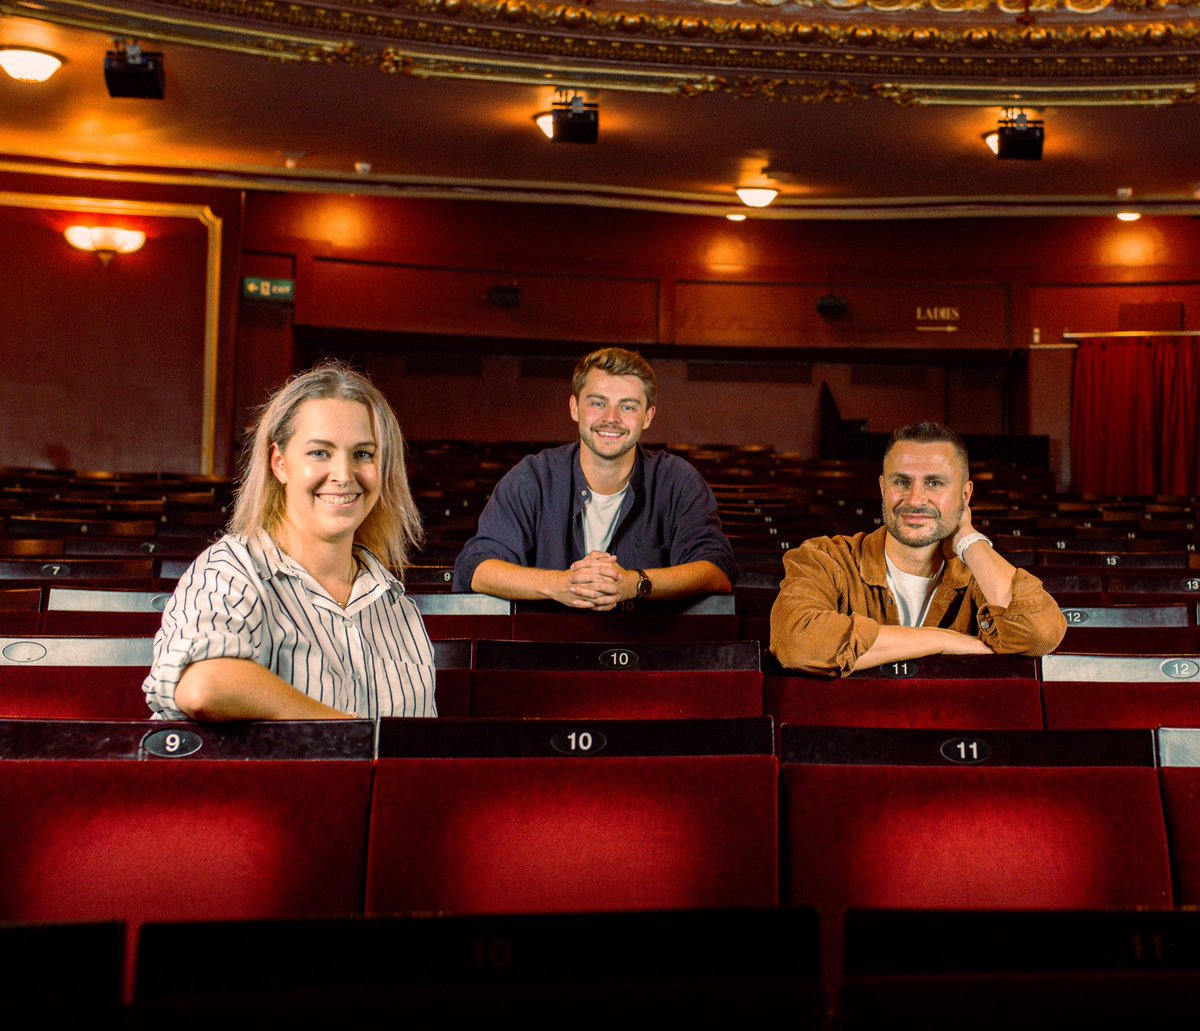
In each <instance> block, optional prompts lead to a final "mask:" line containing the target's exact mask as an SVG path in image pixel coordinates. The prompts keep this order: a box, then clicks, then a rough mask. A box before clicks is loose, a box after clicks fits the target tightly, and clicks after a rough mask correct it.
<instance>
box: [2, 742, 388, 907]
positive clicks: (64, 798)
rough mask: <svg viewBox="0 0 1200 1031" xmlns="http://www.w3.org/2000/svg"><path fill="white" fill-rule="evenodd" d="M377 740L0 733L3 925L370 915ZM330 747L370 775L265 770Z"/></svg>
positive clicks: (300, 766)
mask: <svg viewBox="0 0 1200 1031" xmlns="http://www.w3.org/2000/svg"><path fill="white" fill-rule="evenodd" d="M296 727H299V728H309V729H307V730H304V729H302V730H301V732H299V733H298V735H297V739H296V741H295V743H294V745H293V746H292V747H291V748H290V749H289V747H288V746H289V742H287V741H285V740H283V739H282V738H280V737H279V736H277V735H279V734H280V733H281V731H282V730H287V729H291V728H296ZM371 730H372V728H371V726H370V724H365V725H357V724H356V725H353V726H348V727H347V728H345V729H342V728H337V730H336V731H335V730H330V729H328V727H327V726H317V725H313V724H285V725H280V727H272V728H268V730H267V731H266V732H265V733H261V734H260V733H257V732H256V731H255V730H254V729H253V727H252V726H251V727H240V728H234V729H233V730H231V731H230V732H229V734H226V733H225V732H224V731H223V730H222V729H220V728H210V727H203V728H197V727H196V726H195V725H189V724H170V723H162V722H158V723H152V722H147V723H145V724H103V723H101V724H88V723H72V722H68V721H49V722H47V723H46V724H43V725H41V726H40V727H39V726H38V725H32V726H31V725H30V724H28V723H25V722H24V721H19V722H18V721H14V722H12V723H4V724H0V756H2V757H3V758H0V825H2V826H3V827H4V828H5V831H4V834H3V835H0V921H4V920H8V921H29V920H41V921H46V920H50V921H54V920H61V921H78V920H124V921H127V922H129V923H130V924H135V925H136V924H138V923H141V922H143V921H146V920H153V919H159V920H161V919H164V918H171V919H180V920H189V919H190V920H196V919H230V918H251V917H266V916H283V915H287V916H295V915H306V914H345V913H355V912H361V907H362V887H363V869H364V861H365V853H366V833H367V822H368V806H369V802H370V786H371V762H370V748H371ZM334 733H337V734H342V735H347V734H348V735H351V737H352V738H353V740H352V741H351V744H352V746H353V750H354V751H358V752H359V753H360V754H362V755H363V760H362V761H357V760H343V759H329V760H306V759H294V758H293V759H280V760H277V761H271V760H264V759H262V758H261V756H262V754H264V753H266V754H270V753H271V752H272V751H276V752H277V753H278V754H283V755H286V754H289V751H290V753H291V754H293V755H295V754H306V753H307V754H319V753H318V747H317V745H316V744H314V742H319V741H320V740H321V737H322V735H323V736H325V737H328V736H329V735H330V734H334ZM171 735H174V736H173V737H172V736H171ZM222 738H224V739H225V740H224V741H222V740H221V739H222ZM339 740H340V739H339ZM197 741H198V742H199V745H198V747H196V750H195V751H192V752H191V753H190V754H187V753H188V751H189V750H190V749H191V748H192V747H193V745H194V744H195V742H197ZM156 748H157V749H158V752H159V757H156V756H155V753H154V749H156ZM172 748H174V754H176V755H177V756H178V757H177V758H166V757H165V756H168V755H171V754H172ZM206 754H208V755H212V756H213V758H208V759H206V758H198V756H202V755H206ZM334 754H337V753H336V752H335V753H334ZM105 755H113V756H116V757H115V758H103V756H105ZM17 756H19V757H20V758H17ZM64 756H75V757H72V758H65V757H64ZM89 756H97V757H96V758H91V757H89ZM234 759H241V760H244V761H233V760H234Z"/></svg>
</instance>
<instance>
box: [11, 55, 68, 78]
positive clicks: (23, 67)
mask: <svg viewBox="0 0 1200 1031" xmlns="http://www.w3.org/2000/svg"><path fill="white" fill-rule="evenodd" d="M65 60H66V58H63V57H59V56H58V55H57V54H52V53H50V52H49V51H48V50H34V49H32V48H30V47H0V68H3V69H4V70H5V71H6V72H8V74H9V75H11V76H12V77H13V78H14V79H16V80H17V81H18V82H45V81H46V80H47V79H48V78H50V76H51V75H53V74H54V73H55V72H56V71H58V70H59V69H60V68H61V67H62V66H63V61H65Z"/></svg>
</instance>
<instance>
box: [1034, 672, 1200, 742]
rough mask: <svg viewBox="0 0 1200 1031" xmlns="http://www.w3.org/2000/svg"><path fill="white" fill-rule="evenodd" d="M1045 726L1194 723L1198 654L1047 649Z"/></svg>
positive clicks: (1197, 722)
mask: <svg viewBox="0 0 1200 1031" xmlns="http://www.w3.org/2000/svg"><path fill="white" fill-rule="evenodd" d="M1042 698H1043V701H1044V704H1045V711H1046V726H1047V727H1048V728H1050V729H1079V728H1105V727H1144V728H1148V729H1149V728H1154V727H1200V656H1196V655H1154V656H1147V655H1141V656H1115V655H1047V656H1045V657H1044V658H1043V659H1042Z"/></svg>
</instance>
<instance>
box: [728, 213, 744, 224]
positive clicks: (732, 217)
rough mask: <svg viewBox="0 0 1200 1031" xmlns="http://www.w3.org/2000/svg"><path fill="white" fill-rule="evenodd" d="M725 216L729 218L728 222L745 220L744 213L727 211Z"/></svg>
mask: <svg viewBox="0 0 1200 1031" xmlns="http://www.w3.org/2000/svg"><path fill="white" fill-rule="evenodd" d="M725 217H726V218H727V219H729V221H730V222H745V221H746V216H745V215H742V214H739V213H735V212H730V213H729V214H728V215H726V216H725Z"/></svg>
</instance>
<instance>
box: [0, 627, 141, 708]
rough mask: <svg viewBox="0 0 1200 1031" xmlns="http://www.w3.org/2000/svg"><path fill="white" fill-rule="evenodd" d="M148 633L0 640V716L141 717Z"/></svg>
mask: <svg viewBox="0 0 1200 1031" xmlns="http://www.w3.org/2000/svg"><path fill="white" fill-rule="evenodd" d="M152 644H153V641H152V638H150V637H141V638H133V637H128V638H124V637H24V638H3V639H0V718H12V717H27V718H30V719H49V718H56V719H109V720H121V719H126V720H128V719H133V720H137V719H144V718H145V717H146V716H147V715H149V710H148V709H147V708H146V698H145V695H144V694H143V693H142V681H143V680H145V679H146V674H147V673H148V672H149V671H150V663H151V659H152Z"/></svg>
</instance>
